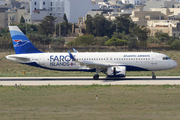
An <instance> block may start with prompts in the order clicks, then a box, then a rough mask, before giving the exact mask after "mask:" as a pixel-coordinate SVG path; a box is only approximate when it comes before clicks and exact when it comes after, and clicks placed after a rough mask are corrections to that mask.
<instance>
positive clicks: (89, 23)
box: [85, 15, 93, 34]
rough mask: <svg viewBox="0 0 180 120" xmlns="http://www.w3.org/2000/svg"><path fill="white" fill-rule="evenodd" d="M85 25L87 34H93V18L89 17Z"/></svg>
mask: <svg viewBox="0 0 180 120" xmlns="http://www.w3.org/2000/svg"><path fill="white" fill-rule="evenodd" d="M85 23H86V33H87V34H93V26H92V16H91V15H87V20H86V21H85Z"/></svg>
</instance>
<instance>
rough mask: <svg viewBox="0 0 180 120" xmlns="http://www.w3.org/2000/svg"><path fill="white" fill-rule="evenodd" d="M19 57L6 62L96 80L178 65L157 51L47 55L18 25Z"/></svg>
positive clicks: (13, 29) (12, 28)
mask: <svg viewBox="0 0 180 120" xmlns="http://www.w3.org/2000/svg"><path fill="white" fill-rule="evenodd" d="M9 31H10V34H11V38H12V42H13V46H14V50H15V53H16V54H13V55H8V56H6V59H8V60H11V61H14V62H17V63H21V64H26V65H30V66H34V67H39V68H44V69H50V70H58V71H85V72H95V75H94V76H93V79H94V80H98V79H99V73H101V72H102V73H104V74H106V75H107V77H113V78H121V77H126V72H127V71H152V79H156V76H155V72H154V71H159V70H167V69H172V68H174V67H176V66H177V63H176V62H175V61H174V60H172V59H170V58H169V57H168V56H167V55H165V54H161V53H156V52H78V51H76V50H75V49H73V50H74V53H71V52H70V51H68V52H61V53H44V52H41V51H39V50H38V49H37V48H36V47H35V46H34V45H33V44H32V43H31V41H30V40H29V39H28V38H27V37H26V36H25V35H24V33H23V32H22V31H21V30H20V29H19V28H18V27H17V26H9Z"/></svg>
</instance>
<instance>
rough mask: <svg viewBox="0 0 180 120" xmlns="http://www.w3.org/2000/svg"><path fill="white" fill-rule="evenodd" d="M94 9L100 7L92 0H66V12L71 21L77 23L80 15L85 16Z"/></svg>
mask: <svg viewBox="0 0 180 120" xmlns="http://www.w3.org/2000/svg"><path fill="white" fill-rule="evenodd" d="M92 9H99V6H98V5H97V4H92V0H64V13H66V16H67V19H68V21H69V22H71V23H77V22H78V18H79V17H82V16H85V15H86V14H87V12H89V11H92Z"/></svg>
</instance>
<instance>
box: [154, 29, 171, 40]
mask: <svg viewBox="0 0 180 120" xmlns="http://www.w3.org/2000/svg"><path fill="white" fill-rule="evenodd" d="M155 37H156V38H158V39H159V40H161V41H162V42H164V41H165V40H166V41H167V40H169V34H168V33H163V32H162V31H159V32H156V33H155Z"/></svg>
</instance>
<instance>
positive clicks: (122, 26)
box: [114, 17, 132, 34]
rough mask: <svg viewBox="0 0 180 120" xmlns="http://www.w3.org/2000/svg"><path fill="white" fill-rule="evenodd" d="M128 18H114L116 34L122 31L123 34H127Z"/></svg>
mask: <svg viewBox="0 0 180 120" xmlns="http://www.w3.org/2000/svg"><path fill="white" fill-rule="evenodd" d="M130 23H131V21H130V18H128V17H116V20H115V21H114V24H115V25H117V26H116V27H117V32H120V33H122V32H123V31H124V32H125V34H129V33H130V31H129V28H130V25H131V24H130ZM131 27H132V26H131Z"/></svg>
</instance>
